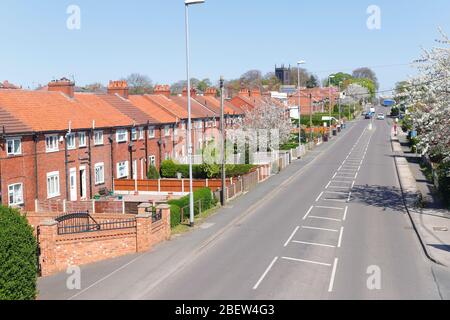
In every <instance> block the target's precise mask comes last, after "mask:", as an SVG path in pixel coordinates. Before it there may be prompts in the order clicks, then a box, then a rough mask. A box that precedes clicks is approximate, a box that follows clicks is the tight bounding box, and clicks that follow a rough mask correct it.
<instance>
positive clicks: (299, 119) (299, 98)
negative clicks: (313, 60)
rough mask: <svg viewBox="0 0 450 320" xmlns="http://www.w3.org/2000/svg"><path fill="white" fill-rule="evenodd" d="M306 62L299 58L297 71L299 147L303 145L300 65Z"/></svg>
mask: <svg viewBox="0 0 450 320" xmlns="http://www.w3.org/2000/svg"><path fill="white" fill-rule="evenodd" d="M303 64H306V61H303V60H299V61H298V62H297V73H298V75H297V76H298V146H299V148H300V147H301V146H302V109H301V107H300V104H301V99H302V97H301V94H300V93H301V92H300V90H301V86H300V66H301V65H303Z"/></svg>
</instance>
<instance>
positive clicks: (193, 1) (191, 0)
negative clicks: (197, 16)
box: [184, 0, 205, 227]
mask: <svg viewBox="0 0 450 320" xmlns="http://www.w3.org/2000/svg"><path fill="white" fill-rule="evenodd" d="M204 2H205V0H185V1H184V7H185V17H186V26H185V28H186V77H187V101H188V158H189V214H190V217H189V220H190V225H191V227H193V226H194V222H195V221H194V184H193V181H192V153H193V150H192V116H191V76H190V70H189V6H190V5H193V4H202V3H204Z"/></svg>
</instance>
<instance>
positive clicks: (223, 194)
mask: <svg viewBox="0 0 450 320" xmlns="http://www.w3.org/2000/svg"><path fill="white" fill-rule="evenodd" d="M224 99H225V97H224V79H223V77H220V133H221V136H222V152H221V165H222V190H221V193H220V202H221V204H222V206H224V205H225V203H226V202H227V199H226V188H227V185H226V172H225V171H226V167H225V161H226V157H225V150H226V148H225V145H226V140H225V139H226V137H225V119H224V118H225V112H224Z"/></svg>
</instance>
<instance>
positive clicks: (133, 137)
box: [131, 128, 138, 141]
mask: <svg viewBox="0 0 450 320" xmlns="http://www.w3.org/2000/svg"><path fill="white" fill-rule="evenodd" d="M137 139H138V131H137V128H131V141H137Z"/></svg>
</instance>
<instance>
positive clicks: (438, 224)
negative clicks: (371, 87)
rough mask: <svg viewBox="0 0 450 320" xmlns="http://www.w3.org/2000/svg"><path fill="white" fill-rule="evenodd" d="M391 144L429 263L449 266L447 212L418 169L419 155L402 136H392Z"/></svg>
mask: <svg viewBox="0 0 450 320" xmlns="http://www.w3.org/2000/svg"><path fill="white" fill-rule="evenodd" d="M392 144H393V149H394V151H395V152H396V153H397V158H396V161H397V162H398V164H397V166H398V172H399V177H400V180H401V181H402V186H403V191H404V193H405V195H406V205H407V207H408V211H409V214H410V216H411V219H412V221H413V223H414V225H415V228H416V231H417V233H418V235H419V237H420V239H421V242H422V245H423V246H424V249H425V250H426V253H427V255H428V256H429V258H430V259H431V260H432V261H434V262H436V263H438V264H441V265H443V266H446V267H450V212H449V211H448V210H447V209H445V208H444V207H443V205H442V203H441V201H440V200H439V199H438V197H437V196H436V195H435V193H434V192H433V190H432V184H431V183H430V182H429V181H427V179H426V177H425V175H424V174H423V172H422V171H421V170H420V156H419V155H416V154H412V153H411V152H410V151H409V147H408V146H407V138H406V134H404V133H403V132H401V133H400V134H399V136H398V137H393V138H392ZM419 202H421V203H419ZM422 203H423V205H424V206H422Z"/></svg>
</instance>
